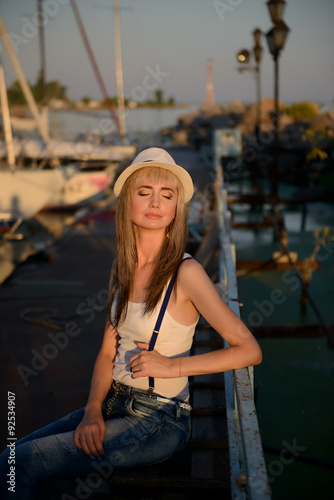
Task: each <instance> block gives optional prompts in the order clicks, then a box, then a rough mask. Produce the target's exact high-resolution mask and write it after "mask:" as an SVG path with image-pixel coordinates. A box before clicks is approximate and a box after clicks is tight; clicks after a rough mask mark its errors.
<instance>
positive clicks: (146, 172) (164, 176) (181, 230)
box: [107, 167, 188, 328]
mask: <svg viewBox="0 0 334 500" xmlns="http://www.w3.org/2000/svg"><path fill="white" fill-rule="evenodd" d="M144 179H147V180H149V181H151V182H153V183H156V182H164V181H165V182H168V183H169V184H171V185H172V187H174V188H176V189H177V192H178V197H177V205H176V212H175V217H174V219H173V221H172V222H171V223H170V224H169V226H168V227H166V230H165V238H164V241H163V243H162V245H161V248H160V251H159V253H158V255H157V257H156V260H155V263H154V268H153V271H152V275H151V279H150V282H149V283H148V286H147V289H146V297H145V307H144V313H152V311H153V310H154V309H155V307H156V305H157V304H158V302H159V300H160V297H161V295H162V293H163V291H164V288H165V286H166V285H167V283H168V280H169V279H170V278H171V277H172V275H173V274H174V273H175V272H176V271H177V269H178V267H179V265H180V263H181V261H182V258H183V254H184V251H185V247H186V241H187V235H188V226H187V212H186V204H185V202H184V194H183V187H182V184H181V182H180V181H179V179H178V178H177V177H176V175H174V174H173V173H172V172H170V171H169V170H166V169H164V168H160V167H144V168H141V169H139V170H137V171H135V172H134V173H133V174H131V175H130V177H129V178H128V179H127V180H126V182H125V183H124V186H123V187H122V190H121V193H120V196H119V202H118V208H117V212H116V254H115V259H114V263H113V267H112V271H111V282H110V293H109V301H108V317H107V323H111V324H112V325H113V327H114V328H117V326H118V325H120V324H122V323H123V322H124V320H125V317H126V314H127V305H128V301H129V297H130V293H131V289H132V284H133V277H134V271H135V266H136V262H137V248H136V240H135V234H134V230H133V223H132V221H131V218H130V203H131V193H132V191H133V189H134V186H135V184H137V183H138V182H141V181H142V180H144ZM114 302H115V307H113V305H114Z"/></svg>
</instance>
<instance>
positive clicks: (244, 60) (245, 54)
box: [237, 28, 263, 141]
mask: <svg viewBox="0 0 334 500" xmlns="http://www.w3.org/2000/svg"><path fill="white" fill-rule="evenodd" d="M253 37H254V41H255V45H254V47H253V56H254V59H255V62H256V64H255V66H248V65H247V64H248V62H249V60H250V57H251V53H250V51H249V50H247V49H243V50H241V51H240V52H239V53H238V54H237V59H238V61H239V63H241V65H244V66H240V67H239V68H238V70H239V71H245V70H249V71H254V73H255V78H256V100H257V118H256V127H255V135H256V137H257V139H258V141H259V134H260V130H261V73H260V63H261V58H262V52H263V48H262V45H261V37H262V31H261V30H260V29H259V28H256V29H255V30H254V31H253Z"/></svg>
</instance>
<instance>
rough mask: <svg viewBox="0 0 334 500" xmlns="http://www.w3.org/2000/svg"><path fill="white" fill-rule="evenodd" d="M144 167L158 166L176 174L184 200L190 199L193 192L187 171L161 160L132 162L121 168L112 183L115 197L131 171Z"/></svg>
mask: <svg viewBox="0 0 334 500" xmlns="http://www.w3.org/2000/svg"><path fill="white" fill-rule="evenodd" d="M144 167H160V168H165V169H166V170H169V171H170V172H172V173H173V174H174V175H176V177H178V179H179V180H180V182H181V184H182V186H183V190H184V201H185V202H187V201H189V200H190V199H191V197H192V195H193V194H194V185H193V181H192V179H191V177H190V175H189V174H188V172H187V171H186V170H185V169H184V168H182V167H180V166H179V165H176V164H173V163H164V162H162V161H145V162H141V163H134V164H133V165H130V166H129V167H127V168H126V169H125V170H123V172H122V173H121V174H120V176H119V177H118V179H117V181H116V182H115V185H114V194H115V196H116V198H118V197H119V195H120V192H121V190H122V187H123V185H124V183H125V181H126V180H127V179H128V178H129V177H130V175H131V174H133V172H136V170H139V169H141V168H144Z"/></svg>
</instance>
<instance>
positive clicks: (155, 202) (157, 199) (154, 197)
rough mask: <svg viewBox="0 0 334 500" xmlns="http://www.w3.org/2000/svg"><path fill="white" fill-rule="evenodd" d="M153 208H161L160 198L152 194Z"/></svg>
mask: <svg viewBox="0 0 334 500" xmlns="http://www.w3.org/2000/svg"><path fill="white" fill-rule="evenodd" d="M150 205H151V207H158V206H159V196H158V195H157V194H155V193H153V194H152V197H151V203H150Z"/></svg>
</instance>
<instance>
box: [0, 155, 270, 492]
mask: <svg viewBox="0 0 334 500" xmlns="http://www.w3.org/2000/svg"><path fill="white" fill-rule="evenodd" d="M172 154H173V156H174V157H175V159H176V161H180V163H181V164H183V165H185V164H186V163H187V162H186V161H185V160H186V157H187V158H188V164H189V171H190V173H191V174H192V175H193V176H194V177H196V175H198V174H199V173H200V174H199V175H200V176H199V178H198V185H199V186H203V185H205V182H207V179H209V180H212V175H211V172H209V170H205V168H206V167H205V166H204V167H203V165H201V162H200V160H199V158H198V155H196V153H195V152H192V151H188V152H187V151H184V150H182V151H181V152H180V154H181V155H183V160H178V158H177V151H176V152H172ZM185 166H186V165H185ZM192 168H193V169H194V170H193V171H192V170H191V169H192ZM196 172H197V173H196ZM209 174H210V175H209ZM216 175H217V179H216V183H215V184H216V196H217V204H216V205H217V212H216V215H212V220H211V224H209V225H208V230H207V231H206V232H205V233H204V237H203V240H202V243H201V245H200V246H199V247H198V248H197V251H196V254H195V257H196V258H197V259H198V260H200V261H201V262H202V263H203V265H204V266H205V267H206V269H207V271H208V273H209V275H210V276H212V279H214V280H215V281H216V282H217V287H218V289H219V291H220V293H221V295H222V297H223V299H224V300H225V301H226V302H227V303H228V304H229V306H230V307H231V308H232V309H233V310H234V312H235V313H236V314H238V315H239V303H238V296H237V282H236V273H235V263H234V254H233V252H234V250H233V244H232V242H231V241H230V226H229V218H228V211H227V206H226V193H225V192H224V189H223V185H222V180H221V177H220V174H219V169H218V170H217V172H216ZM195 183H196V178H195ZM113 249H114V225H113V212H112V210H111V211H110V210H109V211H108V212H107V215H106V216H105V217H94V216H92V217H88V218H86V219H85V222H84V223H77V224H76V225H74V226H73V228H72V230H71V231H70V232H68V233H67V235H66V237H65V238H63V239H62V240H61V241H60V242H58V243H57V244H55V245H54V246H53V247H51V248H50V249H49V250H48V252H47V253H46V254H43V255H41V256H39V257H38V256H37V257H34V258H33V259H31V260H29V261H27V262H26V263H25V264H24V265H22V266H21V267H20V268H18V269H17V271H16V272H15V273H14V275H13V276H12V278H11V279H9V280H8V281H7V282H6V283H5V284H4V285H3V286H2V287H1V288H0V299H1V308H2V314H1V315H2V317H3V318H5V321H4V322H3V323H2V325H1V327H0V338H1V344H2V350H1V354H0V360H1V364H2V367H3V370H2V371H1V379H0V381H1V386H2V392H3V394H2V395H3V397H5V394H4V393H5V392H6V393H7V391H11V392H14V393H15V394H16V409H17V415H16V416H17V427H16V429H17V437H18V438H20V437H22V436H24V435H25V434H27V433H29V432H31V431H33V430H35V429H37V428H39V427H41V426H42V425H46V424H47V423H49V422H50V421H52V420H55V419H57V418H60V417H61V416H63V415H64V414H66V413H68V412H70V411H73V410H75V409H77V408H78V407H81V406H83V405H84V404H85V402H86V399H87V394H88V388H89V383H90V378H91V374H92V370H93V365H94V361H95V357H96V355H97V352H98V350H99V347H100V344H101V341H102V335H103V326H104V322H105V314H106V290H107V287H108V281H109V272H110V267H111V263H112V257H113ZM69 321H71V322H73V323H74V324H75V328H76V329H77V331H78V332H79V333H78V334H77V335H76V336H73V337H69V338H68V344H67V346H66V348H64V349H61V348H58V352H57V353H56V355H54V356H50V355H49V358H47V357H48V352H49V353H50V352H51V350H50V348H49V351H48V349H47V348H46V346H47V345H50V344H52V343H54V340H52V339H54V338H55V337H54V336H55V335H56V334H57V332H61V331H64V327H65V325H66V324H68V322H69ZM222 346H223V343H222V340H221V338H220V336H219V335H217V333H216V332H214V331H212V330H211V329H210V328H209V327H208V325H206V324H205V323H204V322H203V320H201V321H200V322H199V325H198V328H197V329H196V334H195V338H194V343H193V347H192V352H193V353H194V354H198V353H203V352H206V351H208V350H212V349H218V348H221V347H222ZM53 352H54V353H55V348H54V349H53ZM38 355H40V356H39V357H40V359H42V358H43V357H44V358H45V362H44V366H42V365H43V361H40V365H39V367H38V362H37V361H36V359H37V357H38ZM190 389H191V404H192V406H193V411H192V436H191V439H190V442H189V444H188V446H187V448H186V450H185V451H184V452H182V453H181V454H179V455H177V456H175V457H173V458H172V459H170V460H168V461H166V462H164V463H161V464H157V465H154V466H150V467H145V468H140V469H132V470H128V471H124V472H122V473H115V474H114V475H113V476H112V478H111V480H110V481H109V482H108V484H106V485H104V487H103V488H102V489H101V488H100V489H99V491H95V492H94V491H92V492H91V495H90V497H89V498H91V499H93V500H94V499H101V500H104V499H110V498H115V499H121V498H123V499H128V498H130V497H131V498H136V499H144V498H145V499H158V498H159V499H160V498H166V499H167V498H175V499H189V500H190V499H195V498H201V499H202V498H203V495H208V496H210V499H215V498H217V499H218V498H219V499H224V498H226V499H240V500H241V499H246V498H249V499H251V500H267V499H269V498H270V489H269V486H268V481H267V473H266V468H265V463H264V458H263V452H262V445H261V439H260V433H259V429H258V423H257V418H256V409H255V405H254V398H253V387H252V371H251V370H248V369H242V370H236V371H233V372H226V373H222V374H215V375H205V376H198V377H193V378H192V379H191V380H190ZM4 418H5V415H4V413H2V414H1V419H2V420H3V419H4ZM1 424H3V427H2V428H5V427H4V426H5V422H4V421H1ZM5 437H6V436H4V435H3V436H2V442H1V444H2V447H4V446H5V444H6V442H5ZM53 483H54V484H53ZM53 483H52V485H50V484H49V485H47V486H46V490H45V489H44V490H43V492H42V493H41V497H40V498H41V499H43V500H44V499H50V500H52V499H54V500H55V499H62V500H63V498H64V496H63V497H62V495H64V494H65V492H66V493H67V495H69V496H68V497H66V496H65V498H73V496H74V497H75V495H74V494H73V486H74V483H71V482H68V481H65V482H62V481H54V482H53ZM70 495H72V496H70Z"/></svg>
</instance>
